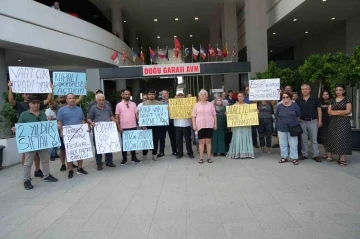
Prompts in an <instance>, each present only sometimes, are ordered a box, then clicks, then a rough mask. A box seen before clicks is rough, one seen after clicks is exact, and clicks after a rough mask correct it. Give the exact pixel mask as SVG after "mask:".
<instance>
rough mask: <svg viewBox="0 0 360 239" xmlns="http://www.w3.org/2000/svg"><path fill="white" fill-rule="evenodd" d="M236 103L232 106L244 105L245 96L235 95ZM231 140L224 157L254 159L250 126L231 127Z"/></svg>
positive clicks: (241, 94)
mask: <svg viewBox="0 0 360 239" xmlns="http://www.w3.org/2000/svg"><path fill="white" fill-rule="evenodd" d="M237 98H238V102H236V103H235V104H234V105H245V104H246V103H245V101H244V100H245V94H244V93H242V92H240V93H238V95H237ZM231 131H232V138H231V143H230V148H229V152H228V154H227V155H226V157H227V158H231V159H245V158H254V146H253V142H252V136H251V135H252V131H251V126H241V127H232V128H231Z"/></svg>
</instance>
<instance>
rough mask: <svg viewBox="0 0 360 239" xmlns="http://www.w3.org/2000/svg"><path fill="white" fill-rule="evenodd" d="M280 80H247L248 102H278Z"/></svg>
mask: <svg viewBox="0 0 360 239" xmlns="http://www.w3.org/2000/svg"><path fill="white" fill-rule="evenodd" d="M279 99H280V79H264V80H249V100H250V101H260V100H279Z"/></svg>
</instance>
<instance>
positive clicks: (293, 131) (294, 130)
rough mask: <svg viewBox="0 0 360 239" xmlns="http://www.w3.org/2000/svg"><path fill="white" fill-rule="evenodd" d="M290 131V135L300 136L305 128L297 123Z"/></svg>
mask: <svg viewBox="0 0 360 239" xmlns="http://www.w3.org/2000/svg"><path fill="white" fill-rule="evenodd" d="M289 132H290V136H292V137H298V136H300V135H301V134H302V133H303V129H302V127H301V125H297V126H294V127H291V128H290V130H289Z"/></svg>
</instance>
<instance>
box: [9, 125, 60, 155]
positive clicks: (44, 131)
mask: <svg viewBox="0 0 360 239" xmlns="http://www.w3.org/2000/svg"><path fill="white" fill-rule="evenodd" d="M15 128H16V145H17V149H18V153H25V152H31V151H37V150H41V149H50V148H54V147H59V146H60V145H61V143H60V137H59V131H58V128H57V122H56V120H52V121H42V122H34V123H20V124H15Z"/></svg>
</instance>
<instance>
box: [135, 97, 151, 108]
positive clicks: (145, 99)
mask: <svg viewBox="0 0 360 239" xmlns="http://www.w3.org/2000/svg"><path fill="white" fill-rule="evenodd" d="M142 97H143V98H142V101H143V102H141V103H140V104H138V106H137V107H138V109H139V107H140V106H142V105H143V103H144V101H147V100H148V99H149V97H148V95H147V94H143V96H142Z"/></svg>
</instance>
